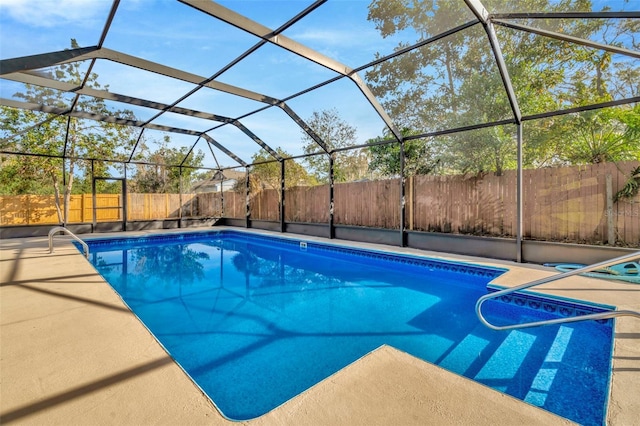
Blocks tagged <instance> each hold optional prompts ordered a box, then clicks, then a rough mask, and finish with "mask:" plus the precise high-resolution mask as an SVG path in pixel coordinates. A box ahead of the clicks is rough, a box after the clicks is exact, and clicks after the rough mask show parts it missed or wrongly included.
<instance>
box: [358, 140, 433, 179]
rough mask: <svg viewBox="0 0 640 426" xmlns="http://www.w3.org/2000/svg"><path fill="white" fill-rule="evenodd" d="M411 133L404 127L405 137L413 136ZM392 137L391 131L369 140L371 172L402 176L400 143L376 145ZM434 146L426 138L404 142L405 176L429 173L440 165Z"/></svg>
mask: <svg viewBox="0 0 640 426" xmlns="http://www.w3.org/2000/svg"><path fill="white" fill-rule="evenodd" d="M411 133H412V132H411V130H410V129H408V128H404V129H402V135H403V136H404V137H407V136H412V134H411ZM414 133H415V131H414ZM392 137H393V136H392V135H391V133H390V132H387V133H385V135H384V136H383V137H378V138H376V139H371V140H369V141H368V143H369V144H370V145H371V146H369V148H368V149H369V152H370V154H371V158H372V160H371V162H370V163H369V170H370V171H371V172H373V173H376V174H379V175H382V176H400V144H399V143H397V142H392V143H386V144H379V145H376V142H381V141H383V140H389V139H392ZM433 146H434V145H433V144H432V143H430V140H425V139H414V140H409V141H406V142H405V143H404V156H405V168H404V174H405V176H410V175H424V174H429V173H431V172H432V171H433V170H434V169H435V168H436V167H437V166H438V164H439V163H440V159H439V158H438V155H437V152H434V150H433Z"/></svg>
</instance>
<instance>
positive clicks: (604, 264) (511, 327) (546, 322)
mask: <svg viewBox="0 0 640 426" xmlns="http://www.w3.org/2000/svg"><path fill="white" fill-rule="evenodd" d="M635 259H640V251H638V252H635V253H631V254H626V255H624V256H619V257H616V258H614V259H611V260H605V261H604V262H599V263H594V264H593V265H589V266H585V267H584V268H580V269H574V270H573V271H569V272H563V273H561V274H556V275H552V276H550V277H546V278H541V279H538V280H535V281H531V282H528V283H524V284H521V285H519V286H516V287H511V288H507V289H504V290H500V291H496V292H494V293H489V294H485V295H484V296H482V297H480V298H479V299H478V301H477V302H476V315H477V316H478V319H480V322H482V323H483V324H484V325H485V326H487V327H489V328H492V329H494V330H514V329H517V328H527V327H537V326H539V325H549V324H560V323H566V322H576V321H586V320H591V319H592V320H597V319H606V318H613V317H618V316H633V317H637V318H640V312H636V311H629V310H624V311H606V312H598V313H594V314H587V315H580V316H577V317H568V318H558V319H552V320H544V321H534V322H527V323H522V324H513V325H503V326H499V325H494V324H491V323H490V322H489V321H487V319H486V318H485V317H484V316H483V315H482V304H483V303H484V302H485V301H487V300H489V299H493V298H496V297H500V296H503V295H505V294H510V293H514V292H516V291H518V290H524V289H525V288H529V287H533V286H537V285H541V284H546V283H550V282H552V281H557V280H561V279H563V278H567V277H571V276H573V275H578V274H582V273H584V272H591V271H595V270H598V269H601V268H606V267H607V266H611V265H616V264H618V263H622V262H626V261H630V260H635Z"/></svg>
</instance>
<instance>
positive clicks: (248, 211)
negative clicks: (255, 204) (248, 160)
mask: <svg viewBox="0 0 640 426" xmlns="http://www.w3.org/2000/svg"><path fill="white" fill-rule="evenodd" d="M245 170H246V179H245V190H246V196H247V197H246V199H245V216H246V218H245V224H244V227H245V228H251V204H250V202H249V201H250V199H249V195H250V191H249V188H250V186H249V167H247V168H246V169H245Z"/></svg>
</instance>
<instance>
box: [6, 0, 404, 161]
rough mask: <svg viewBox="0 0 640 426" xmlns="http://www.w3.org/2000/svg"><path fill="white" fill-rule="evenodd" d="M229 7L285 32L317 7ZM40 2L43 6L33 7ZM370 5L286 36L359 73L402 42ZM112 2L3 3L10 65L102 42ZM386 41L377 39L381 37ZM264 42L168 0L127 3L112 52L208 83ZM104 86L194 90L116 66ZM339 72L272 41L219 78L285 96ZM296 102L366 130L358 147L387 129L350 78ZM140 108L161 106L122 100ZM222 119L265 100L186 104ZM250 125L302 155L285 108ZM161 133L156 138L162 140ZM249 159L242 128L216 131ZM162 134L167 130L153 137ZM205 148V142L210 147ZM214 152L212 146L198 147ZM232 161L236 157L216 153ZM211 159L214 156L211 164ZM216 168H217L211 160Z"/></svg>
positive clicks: (187, 124) (161, 95) (155, 95)
mask: <svg viewBox="0 0 640 426" xmlns="http://www.w3.org/2000/svg"><path fill="white" fill-rule="evenodd" d="M220 3H221V4H223V5H224V6H226V7H228V8H230V9H232V10H234V11H237V12H239V13H242V14H245V15H246V16H248V17H249V18H250V19H253V20H256V21H258V22H260V23H261V24H263V25H265V26H268V27H270V28H277V27H278V26H280V25H282V24H283V23H284V22H286V21H287V20H289V19H290V18H292V17H293V16H295V15H296V14H297V13H299V12H300V11H301V10H303V9H304V8H306V7H307V6H308V5H310V4H311V1H303V0H288V1H269V2H266V1H251V0H245V1H227V2H220ZM34 4H35V5H36V7H35V8H34V7H33V6H34ZM368 4H369V2H368V1H339V0H338V1H336V0H333V1H330V2H328V3H326V4H324V5H323V6H321V7H320V8H319V9H318V10H317V11H316V12H314V13H312V15H310V16H308V17H307V18H305V19H304V20H303V21H301V22H300V23H298V24H296V25H295V26H293V27H291V28H290V29H289V30H287V32H285V35H286V36H287V37H289V38H292V39H294V40H296V41H297V42H299V43H301V44H304V45H306V46H309V47H311V48H313V49H315V50H317V51H319V52H321V53H323V54H324V55H327V56H329V57H331V58H333V59H335V60H338V61H340V62H342V63H344V64H346V65H348V66H351V67H355V66H359V65H362V64H364V63H367V62H369V61H371V60H372V59H373V57H374V54H375V53H376V52H380V51H381V48H385V49H386V52H383V53H390V52H391V51H392V49H393V47H394V45H395V44H396V43H397V40H382V39H381V38H380V36H379V35H378V33H377V31H376V30H375V28H374V26H373V24H372V23H371V22H369V21H367V20H366V15H367V6H368ZM110 7H111V2H110V1H108V0H38V1H37V2H35V3H34V2H27V1H22V0H0V40H2V41H1V42H0V55H1V57H2V58H3V59H6V58H14V57H20V56H27V55H33V54H39V53H46V52H52V51H58V50H63V49H66V48H69V47H70V39H71V38H72V37H73V38H75V39H76V40H77V41H78V43H79V44H80V46H92V45H95V44H97V43H98V40H99V38H100V34H101V32H102V28H103V26H104V23H105V21H106V18H107V15H108V12H109V10H110ZM374 39H378V40H377V41H376V42H375V43H372V40H374ZM258 41H259V40H258V39H257V38H256V37H254V36H252V35H250V34H248V33H246V32H243V31H241V30H238V29H236V28H233V27H230V26H228V25H227V24H224V23H222V22H220V21H218V20H216V19H214V18H212V17H210V16H207V15H205V14H202V13H200V12H198V11H196V10H194V9H192V8H191V7H189V6H186V5H184V4H181V3H178V2H174V1H169V0H122V1H121V3H120V6H119V8H118V12H117V13H116V16H115V19H114V21H113V24H112V26H111V29H110V32H109V35H108V36H107V39H106V40H105V43H104V47H106V48H109V49H113V50H117V51H121V52H124V53H127V54H130V55H135V56H139V57H142V58H144V59H147V60H150V61H153V62H158V63H161V64H164V65H168V66H171V67H174V68H180V69H184V70H186V71H188V72H190V73H193V74H197V75H200V76H203V77H205V78H206V77H209V76H211V75H212V74H213V73H215V72H217V71H218V70H219V69H221V68H222V67H223V66H225V65H226V64H228V63H229V62H230V61H231V60H233V59H235V58H236V57H237V56H238V55H240V54H241V53H242V52H244V51H245V50H246V49H248V48H249V47H251V46H253V45H254V44H255V43H256V42H258ZM93 71H94V72H96V73H97V74H98V75H99V76H100V78H99V81H100V82H101V84H103V85H108V86H109V90H110V91H112V92H116V93H121V94H128V95H132V96H137V97H140V98H144V99H149V100H153V101H158V102H163V103H173V102H174V101H176V100H177V99H178V98H180V97H181V96H182V95H184V94H185V93H187V92H188V91H189V90H190V89H191V88H192V87H193V86H192V85H191V84H188V83H185V82H182V81H176V80H174V79H170V78H167V77H162V76H150V75H149V74H148V73H146V72H142V71H140V70H137V69H134V68H131V67H127V66H124V65H121V64H117V63H113V62H110V61H104V60H101V61H98V62H97V63H96V65H95V67H94V69H93ZM335 75H336V74H335V73H334V72H333V71H330V70H328V69H326V68H324V67H321V66H318V65H317V64H314V63H311V62H309V61H307V60H305V59H304V58H301V57H299V56H297V55H294V54H292V53H289V52H287V51H285V50H283V49H281V48H278V47H275V46H272V45H265V46H263V47H262V48H261V49H259V51H258V52H256V53H255V54H254V55H251V56H250V57H249V58H246V59H245V60H243V61H242V62H240V63H239V64H238V65H237V66H235V67H234V68H232V69H231V70H229V71H228V72H226V73H225V74H223V75H222V76H221V77H219V78H218V80H219V81H221V82H223V83H227V84H231V85H234V86H238V87H244V88H246V89H249V90H252V91H255V92H258V93H262V94H265V95H268V96H271V97H274V98H278V99H282V98H284V97H287V96H290V95H292V94H294V93H296V92H299V91H301V90H303V89H305V88H307V87H309V86H312V85H315V84H318V83H321V82H323V81H326V80H328V79H330V78H332V77H334V76H335ZM2 86H3V87H2V90H1V94H2V97H5V98H10V97H12V95H13V94H14V93H15V92H17V91H21V87H22V86H21V85H20V84H18V83H13V82H8V81H4V80H3V81H2ZM288 104H289V105H290V106H291V107H292V108H293V109H294V111H296V113H297V114H298V115H299V116H301V117H302V118H303V119H308V118H309V117H310V116H311V114H312V113H313V111H320V110H323V109H329V108H335V109H337V110H338V111H339V113H340V114H341V116H342V117H344V119H345V120H346V121H347V122H348V123H349V124H351V125H352V126H354V127H356V128H357V135H358V140H357V143H364V142H365V141H366V140H367V139H369V138H372V137H375V136H378V135H379V134H381V132H382V130H383V128H384V124H383V122H382V121H381V119H380V118H379V117H378V115H377V114H376V113H375V111H374V110H373V108H372V107H371V106H370V105H369V103H368V102H367V101H366V99H365V98H364V97H363V96H362V95H361V94H360V92H359V91H358V90H357V88H356V86H355V85H354V84H353V83H351V82H350V81H348V80H346V79H345V80H343V81H341V82H338V83H336V84H333V85H330V86H328V87H326V88H323V89H319V90H317V91H315V92H313V93H312V94H309V95H305V96H303V97H300V98H298V99H293V100H291V101H289V102H288ZM112 106H113V107H114V108H129V109H133V110H134V112H135V114H136V115H137V116H138V118H140V119H142V120H144V119H146V118H150V117H151V116H153V115H155V111H154V110H149V109H145V108H139V107H130V106H125V105H122V104H117V103H113V104H112ZM180 106H183V107H185V108H192V109H196V110H201V111H205V112H211V113H215V114H219V115H223V116H230V117H237V116H240V115H243V114H246V113H248V112H251V111H254V110H256V109H258V108H261V107H262V106H263V104H261V103H259V102H254V101H250V100H247V99H243V98H238V97H236V96H232V95H229V94H226V93H223V92H217V91H213V90H209V89H201V90H199V91H198V92H197V93H196V94H194V95H193V96H191V97H189V98H188V99H186V100H185V101H184V102H182V103H181V104H180ZM155 122H156V123H158V124H164V125H171V126H176V127H183V128H194V129H196V130H206V129H208V128H211V127H214V126H216V125H217V123H215V122H208V121H205V120H197V119H189V118H184V117H179V116H177V115H175V114H165V115H164V116H162V117H161V118H160V119H158V120H156V121H155ZM242 122H243V124H244V125H245V126H246V127H247V128H249V129H250V130H251V131H252V132H253V133H255V134H256V135H258V136H259V137H260V138H261V139H263V140H264V141H265V142H266V143H267V144H269V145H270V146H272V147H273V148H275V147H278V146H280V147H282V148H284V149H285V150H286V151H287V152H289V153H290V154H292V155H296V154H300V153H302V143H301V131H300V129H299V127H298V126H297V125H295V123H293V122H292V121H291V120H290V119H289V117H288V116H287V115H286V114H285V113H284V112H282V111H281V110H280V109H278V108H270V109H268V110H266V111H264V112H262V113H259V114H256V115H253V116H249V117H246V118H245V119H243V120H242ZM154 133H155V134H156V135H154ZM209 134H210V135H211V136H212V137H213V138H214V139H216V140H218V141H219V142H221V143H222V144H223V145H225V146H227V147H228V148H229V149H230V150H231V151H232V152H234V153H236V154H237V155H238V156H240V157H241V158H242V159H243V160H245V161H249V160H250V159H251V155H253V153H255V152H256V151H258V149H259V146H258V145H257V144H255V142H253V141H252V140H251V139H249V138H248V137H247V136H246V135H244V134H243V133H241V132H240V131H239V130H238V129H237V128H235V127H233V126H224V127H222V128H220V129H217V130H214V131H212V132H210V133H209ZM148 135H149V136H151V135H154V136H156V137H158V138H161V136H162V134H161V132H149V133H148ZM171 138H172V139H173V140H174V142H175V143H176V144H177V145H190V144H193V143H194V142H195V138H193V137H191V136H182V135H176V134H171ZM201 145H202V146H201ZM198 147H199V148H201V149H202V150H203V151H205V153H207V156H210V154H209V151H208V149H205V145H204V143H199V144H198ZM216 156H217V157H218V160H219V161H220V162H221V163H223V165H227V166H228V165H235V163H234V162H233V160H231V159H228V158H227V157H226V156H225V155H224V154H222V153H219V152H217V151H216ZM210 160H211V159H209V158H208V159H207V161H206V162H207V163H210ZM206 165H207V166H212V165H213V164H206Z"/></svg>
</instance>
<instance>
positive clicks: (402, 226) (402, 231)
mask: <svg viewBox="0 0 640 426" xmlns="http://www.w3.org/2000/svg"><path fill="white" fill-rule="evenodd" d="M404 168H405V155H404V140H401V141H400V247H406V246H407V233H406V231H405V228H406V223H405V219H406V218H405V213H406V210H405V192H404V191H405V176H404Z"/></svg>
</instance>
